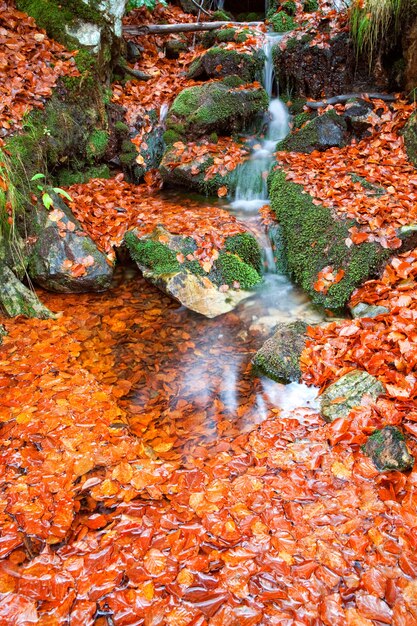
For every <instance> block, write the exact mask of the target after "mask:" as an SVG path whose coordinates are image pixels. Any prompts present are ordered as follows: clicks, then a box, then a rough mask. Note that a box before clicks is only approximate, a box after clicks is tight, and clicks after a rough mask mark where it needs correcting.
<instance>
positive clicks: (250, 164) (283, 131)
mask: <svg viewBox="0 0 417 626" xmlns="http://www.w3.org/2000/svg"><path fill="white" fill-rule="evenodd" d="M281 38H282V35H276V34H268V35H267V36H266V41H265V45H264V52H265V68H264V87H265V91H266V92H267V93H268V96H269V98H270V102H269V108H268V129H267V132H266V134H265V137H264V138H263V139H262V140H261V141H260V142H259V143H258V144H255V146H254V148H253V151H252V154H251V156H250V159H249V160H248V161H245V163H243V164H242V165H241V166H240V167H239V168H238V171H237V185H236V193H235V200H234V202H233V205H232V206H233V208H235V209H240V210H243V211H249V212H251V211H257V210H258V209H259V208H260V207H261V206H262V205H264V204H266V203H267V201H268V189H267V178H268V174H269V170H270V169H271V165H272V161H273V156H274V152H275V147H276V145H277V143H278V141H280V140H281V139H284V137H286V135H287V134H288V132H289V113H288V110H287V107H286V106H285V104H284V103H283V102H282V101H281V100H280V99H279V98H273V99H271V98H272V93H273V86H274V66H273V61H272V49H273V47H274V45H275V44H276V43H278V42H279V40H280V39H281Z"/></svg>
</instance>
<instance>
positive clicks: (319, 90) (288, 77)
mask: <svg viewBox="0 0 417 626" xmlns="http://www.w3.org/2000/svg"><path fill="white" fill-rule="evenodd" d="M314 37H315V33H314V32H309V33H305V34H304V35H301V34H297V35H296V36H294V37H292V38H289V39H287V40H286V43H285V46H282V45H277V46H275V47H274V51H273V60H274V66H275V71H276V75H277V77H278V80H279V85H280V90H281V91H282V92H283V93H285V92H286V91H288V92H290V93H291V94H292V96H293V97H298V96H304V97H306V98H314V99H315V100H318V99H320V98H322V97H323V94H324V95H325V96H326V97H330V96H337V95H340V94H343V93H349V92H352V91H363V90H365V91H366V88H367V87H368V88H369V87H370V86H372V85H373V87H374V90H375V89H376V88H377V85H376V84H375V80H374V78H371V77H370V76H369V70H368V66H367V64H365V63H361V62H359V63H358V59H357V56H356V53H355V51H354V49H353V43H352V41H351V40H350V39H349V35H348V34H347V33H340V34H337V35H336V36H334V37H330V39H329V41H328V42H326V43H327V44H328V46H327V45H326V46H322V45H320V42H318V43H317V44H314V43H313V40H314ZM384 87H386V84H385V83H384V82H383V81H382V79H380V82H379V84H378V88H379V89H384Z"/></svg>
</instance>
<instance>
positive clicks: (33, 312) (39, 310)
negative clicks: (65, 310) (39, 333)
mask: <svg viewBox="0 0 417 626" xmlns="http://www.w3.org/2000/svg"><path fill="white" fill-rule="evenodd" d="M0 312H3V313H4V314H5V315H8V316H9V317H16V316H17V315H25V316H26V317H38V318H40V319H48V318H50V317H53V314H52V313H51V312H50V311H49V310H48V309H47V308H46V307H45V306H44V305H43V304H42V302H40V300H39V299H38V297H37V295H36V293H35V292H34V291H33V289H28V287H26V286H25V285H24V284H23V283H21V282H20V280H19V279H18V278H17V277H16V276H15V275H14V274H13V272H12V270H11V269H10V268H9V267H7V265H1V266H0Z"/></svg>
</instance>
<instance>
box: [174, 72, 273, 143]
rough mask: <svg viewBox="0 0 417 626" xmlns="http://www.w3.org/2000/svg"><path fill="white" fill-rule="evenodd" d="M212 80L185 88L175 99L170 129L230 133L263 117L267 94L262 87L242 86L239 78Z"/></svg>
mask: <svg viewBox="0 0 417 626" xmlns="http://www.w3.org/2000/svg"><path fill="white" fill-rule="evenodd" d="M235 82H236V83H237V84H236V85H233V83H232V82H231V81H230V79H225V80H224V81H221V82H212V83H208V84H206V85H201V86H197V87H189V88H188V89H184V91H182V92H181V93H180V94H179V95H178V96H177V97H176V99H175V100H174V103H173V105H172V107H171V109H170V111H169V114H168V118H167V130H174V131H175V132H177V133H178V134H180V135H182V136H184V137H185V138H186V139H187V141H189V140H190V138H198V137H201V136H204V135H209V134H210V133H212V132H216V133H217V134H219V135H230V134H232V133H234V132H242V131H244V130H245V129H247V128H249V126H250V125H251V124H254V123H255V122H256V120H259V119H260V118H262V115H263V113H264V112H265V111H266V110H267V108H268V96H267V94H266V92H265V90H264V89H262V88H253V87H250V88H247V89H245V88H243V82H242V81H240V80H239V79H237V80H236V81H235Z"/></svg>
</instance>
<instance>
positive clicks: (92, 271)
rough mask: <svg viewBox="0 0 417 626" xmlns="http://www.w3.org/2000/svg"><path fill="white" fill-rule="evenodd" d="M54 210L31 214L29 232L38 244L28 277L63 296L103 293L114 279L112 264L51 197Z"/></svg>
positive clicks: (37, 209)
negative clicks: (65, 294)
mask: <svg viewBox="0 0 417 626" xmlns="http://www.w3.org/2000/svg"><path fill="white" fill-rule="evenodd" d="M51 197H52V199H53V207H51V209H50V210H47V209H46V208H45V207H44V206H42V205H37V206H35V207H33V209H32V211H31V212H30V218H29V228H30V234H31V236H32V238H34V239H35V240H36V243H35V244H34V247H33V249H32V253H31V258H30V262H29V268H28V270H29V275H30V277H31V278H32V280H34V281H35V282H36V283H38V285H40V286H41V287H44V288H45V289H48V290H50V291H57V292H60V293H80V292H85V291H104V290H106V289H108V287H109V286H110V283H111V280H112V277H113V262H112V261H111V260H110V259H109V258H108V257H107V256H106V255H105V254H104V253H103V252H101V251H100V250H99V249H98V248H97V246H96V244H95V243H94V242H93V241H92V239H90V237H88V236H87V234H86V233H85V232H84V231H83V229H82V226H81V224H80V223H79V222H78V221H77V220H76V219H75V217H74V216H73V214H72V213H71V211H70V209H69V208H68V206H67V205H66V204H65V202H63V201H62V200H61V198H59V196H58V195H57V194H53V193H51Z"/></svg>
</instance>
